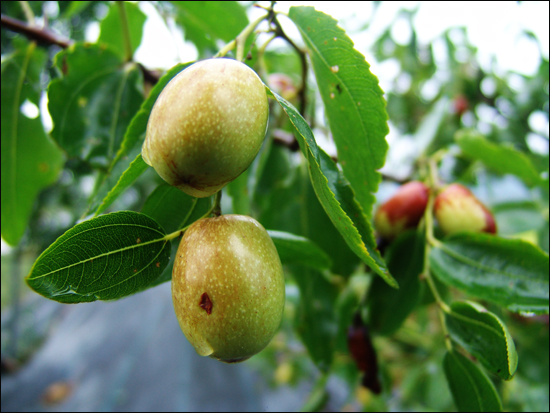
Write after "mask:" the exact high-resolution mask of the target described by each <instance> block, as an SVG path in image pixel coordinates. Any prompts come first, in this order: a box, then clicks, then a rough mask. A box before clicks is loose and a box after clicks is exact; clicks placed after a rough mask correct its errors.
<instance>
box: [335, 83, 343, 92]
mask: <svg viewBox="0 0 550 413" xmlns="http://www.w3.org/2000/svg"><path fill="white" fill-rule="evenodd" d="M336 90H337V91H338V93H342V87H341V86H340V84H339V83H337V84H336Z"/></svg>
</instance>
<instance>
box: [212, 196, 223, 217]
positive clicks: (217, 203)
mask: <svg viewBox="0 0 550 413" xmlns="http://www.w3.org/2000/svg"><path fill="white" fill-rule="evenodd" d="M221 201H222V191H218V192H216V198H214V206H213V207H212V210H211V213H212V214H213V215H214V216H215V217H219V216H220V215H221V214H222V206H221Z"/></svg>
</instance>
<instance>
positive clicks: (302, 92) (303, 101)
mask: <svg viewBox="0 0 550 413" xmlns="http://www.w3.org/2000/svg"><path fill="white" fill-rule="evenodd" d="M269 18H270V21H271V23H273V24H274V25H275V34H276V35H277V37H279V38H281V39H283V40H284V41H286V42H287V43H288V44H289V45H290V46H291V47H292V48H293V49H294V50H296V52H297V53H298V56H299V57H300V62H301V64H302V84H301V85H300V89H299V90H298V100H299V102H300V105H299V106H300V107H299V112H300V115H302V117H304V118H305V111H306V107H307V95H306V92H307V72H308V66H307V58H306V53H305V52H304V51H303V50H302V49H300V48H299V47H298V46H297V45H296V43H294V42H293V41H292V39H290V38H289V37H288V36H287V35H286V33H285V32H284V31H283V28H282V27H281V23H279V20H277V16H276V15H275V11H274V10H273V7H272V8H271V10H270V16H269Z"/></svg>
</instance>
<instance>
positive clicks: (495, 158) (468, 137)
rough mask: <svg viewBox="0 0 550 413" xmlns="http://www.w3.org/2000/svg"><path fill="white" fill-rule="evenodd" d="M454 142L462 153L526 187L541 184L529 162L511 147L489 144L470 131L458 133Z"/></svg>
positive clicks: (523, 155)
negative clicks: (524, 184)
mask: <svg viewBox="0 0 550 413" xmlns="http://www.w3.org/2000/svg"><path fill="white" fill-rule="evenodd" d="M455 140H456V143H458V146H460V149H462V152H464V153H465V154H466V155H468V156H469V157H471V158H474V159H479V160H480V161H481V162H483V163H484V164H485V165H487V166H488V167H489V168H491V169H493V170H494V171H496V172H499V173H503V174H504V173H508V174H514V175H516V176H518V177H519V178H521V179H522V180H523V182H525V183H526V184H527V185H528V186H533V185H536V184H538V183H541V178H540V176H539V174H538V173H537V170H536V169H535V166H534V165H533V163H532V162H531V160H530V159H529V158H528V157H527V155H525V154H524V153H521V152H519V151H518V150H516V149H514V148H513V147H511V146H504V145H497V144H495V143H492V142H489V141H488V140H487V139H485V138H484V137H483V136H482V135H480V134H479V133H477V132H475V131H471V130H462V131H458V132H457V133H456V135H455Z"/></svg>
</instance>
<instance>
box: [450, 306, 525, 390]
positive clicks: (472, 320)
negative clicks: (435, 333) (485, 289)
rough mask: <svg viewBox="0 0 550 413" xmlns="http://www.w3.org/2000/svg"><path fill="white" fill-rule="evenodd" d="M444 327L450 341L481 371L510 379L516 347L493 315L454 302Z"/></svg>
mask: <svg viewBox="0 0 550 413" xmlns="http://www.w3.org/2000/svg"><path fill="white" fill-rule="evenodd" d="M445 323H446V325H447V329H448V331H449V334H450V335H451V338H452V339H453V340H454V341H456V342H457V343H458V344H460V345H461V346H462V347H464V348H465V349H466V351H468V353H470V354H471V355H472V356H474V357H475V358H476V359H478V360H479V362H480V363H481V364H483V365H484V366H485V368H487V369H488V370H489V371H491V372H492V373H494V374H496V375H497V376H499V377H500V378H502V379H504V380H510V379H511V378H512V376H513V375H514V373H515V372H516V368H517V365H518V355H517V352H516V346H515V345H514V340H512V337H511V336H510V333H509V332H508V329H507V328H506V326H505V325H504V323H503V322H502V321H501V320H500V319H499V318H498V317H497V316H496V315H494V314H493V313H491V312H490V311H487V310H486V309H485V308H483V307H482V306H481V305H479V304H476V303H473V302H469V301H464V302H455V303H453V304H452V305H451V312H450V313H446V314H445Z"/></svg>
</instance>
